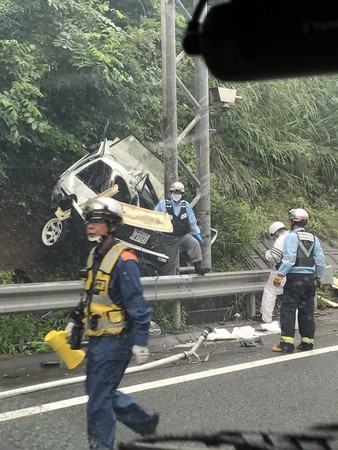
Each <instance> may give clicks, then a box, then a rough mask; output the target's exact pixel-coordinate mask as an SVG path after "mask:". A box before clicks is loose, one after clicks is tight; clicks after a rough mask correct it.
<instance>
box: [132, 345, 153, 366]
mask: <svg viewBox="0 0 338 450" xmlns="http://www.w3.org/2000/svg"><path fill="white" fill-rule="evenodd" d="M131 350H132V352H133V355H134V356H135V359H136V363H137V364H144V363H145V362H146V361H147V360H148V358H149V350H148V347H141V346H140V345H133V347H132V349H131Z"/></svg>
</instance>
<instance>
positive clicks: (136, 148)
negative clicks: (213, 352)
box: [42, 135, 172, 275]
mask: <svg viewBox="0 0 338 450" xmlns="http://www.w3.org/2000/svg"><path fill="white" fill-rule="evenodd" d="M155 174H156V175H155ZM163 176H164V169H163V163H162V162H161V161H160V159H158V158H157V157H156V156H155V155H153V154H152V153H151V152H150V151H149V150H148V149H147V148H146V147H145V146H144V145H142V144H141V142H139V141H138V140H137V139H136V137H135V136H133V135H130V136H128V137H126V138H125V139H121V140H119V139H115V140H114V141H109V140H107V139H105V140H104V141H103V142H101V144H100V145H99V147H98V149H97V150H96V151H94V152H92V153H90V154H88V155H86V156H84V157H83V158H81V159H80V160H79V161H77V162H76V163H75V164H73V165H72V166H71V167H69V169H67V170H66V171H65V172H64V173H63V174H62V175H61V176H60V178H59V180H58V182H57V184H56V186H55V187H54V189H53V192H52V208H53V209H55V216H54V217H53V218H51V219H50V220H49V221H48V222H47V223H46V225H45V226H44V227H43V230H42V241H43V243H44V244H45V245H46V246H48V247H53V246H56V245H58V244H59V243H60V242H62V240H64V239H65V236H66V234H67V229H68V224H69V223H71V221H69V219H71V218H72V217H74V216H77V218H80V219H81V220H82V223H83V215H82V208H83V206H84V204H85V203H86V202H87V200H89V199H91V198H94V197H100V196H108V197H112V198H114V199H116V200H118V201H119V202H121V205H122V207H123V209H124V224H123V226H121V227H120V228H119V232H118V238H119V239H120V240H121V241H123V242H125V243H126V244H127V245H128V246H129V247H132V248H134V249H135V250H137V251H138V254H139V256H140V258H141V261H142V264H141V267H143V269H145V270H143V273H144V274H145V275H153V274H154V273H161V266H163V265H164V264H165V263H166V262H167V260H168V257H167V256H166V255H165V254H163V253H162V252H161V250H160V249H159V248H158V245H157V233H156V232H157V231H166V232H170V231H172V225H171V222H170V219H169V216H168V215H167V214H163V213H157V212H155V211H153V208H154V207H155V205H156V204H157V203H158V201H159V198H161V197H163V189H164V188H163V186H164V183H163ZM68 231H71V230H68Z"/></svg>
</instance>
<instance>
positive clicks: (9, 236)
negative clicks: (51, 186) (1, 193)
mask: <svg viewBox="0 0 338 450" xmlns="http://www.w3.org/2000/svg"><path fill="white" fill-rule="evenodd" d="M49 214H50V211H49V208H48V207H46V209H45V210H44V211H40V212H39V213H37V214H30V213H27V208H25V207H23V206H20V205H6V207H4V206H1V207H0V230H1V231H0V272H4V271H9V270H16V271H17V273H18V276H19V279H18V280H17V281H18V282H24V281H28V279H29V280H30V281H32V282H41V281H46V280H47V276H48V274H47V273H46V271H47V270H50V255H49V251H48V249H47V247H45V246H44V245H43V243H42V240H41V231H42V228H43V226H44V224H45V222H46V221H47V220H48V218H49ZM25 277H27V278H28V279H27V280H25ZM20 278H21V279H20Z"/></svg>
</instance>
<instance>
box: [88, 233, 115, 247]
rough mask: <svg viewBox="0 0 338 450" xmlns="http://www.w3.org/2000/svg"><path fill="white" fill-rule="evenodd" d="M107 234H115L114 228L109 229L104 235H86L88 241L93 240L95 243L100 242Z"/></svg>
mask: <svg viewBox="0 0 338 450" xmlns="http://www.w3.org/2000/svg"><path fill="white" fill-rule="evenodd" d="M109 236H115V230H114V231H112V230H109V232H108V233H107V234H105V235H104V236H87V239H88V241H89V242H95V243H96V244H102V242H103V241H105V240H106V239H107V238H108V237H109Z"/></svg>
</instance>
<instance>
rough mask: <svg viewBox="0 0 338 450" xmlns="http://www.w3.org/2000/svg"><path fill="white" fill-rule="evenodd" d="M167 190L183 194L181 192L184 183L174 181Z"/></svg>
mask: <svg viewBox="0 0 338 450" xmlns="http://www.w3.org/2000/svg"><path fill="white" fill-rule="evenodd" d="M169 192H180V193H181V194H183V192H184V184H183V183H181V182H180V181H175V183H173V184H172V185H171V186H170V188H169Z"/></svg>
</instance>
